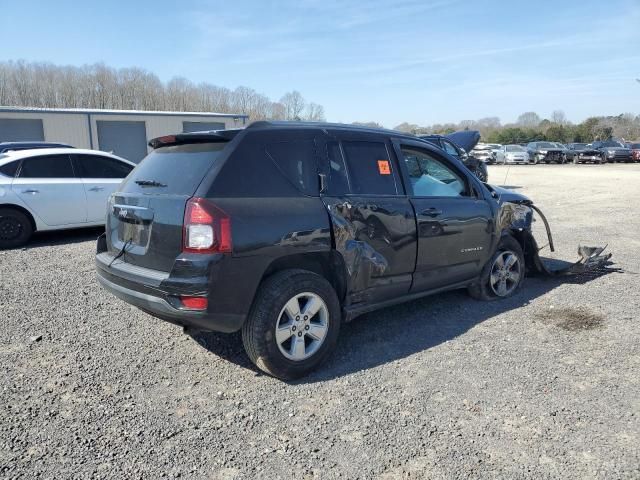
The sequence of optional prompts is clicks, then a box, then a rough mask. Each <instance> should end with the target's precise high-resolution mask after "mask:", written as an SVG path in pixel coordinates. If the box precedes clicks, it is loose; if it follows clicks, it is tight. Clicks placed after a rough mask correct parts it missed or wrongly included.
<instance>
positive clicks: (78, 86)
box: [0, 61, 325, 121]
mask: <svg viewBox="0 0 640 480" xmlns="http://www.w3.org/2000/svg"><path fill="white" fill-rule="evenodd" d="M0 105H9V106H25V107H38V108H98V109H116V110H170V111H180V112H217V113H238V114H245V115H249V117H250V118H251V120H267V119H269V120H310V121H324V120H325V117H324V108H323V107H322V105H318V104H317V103H313V102H307V101H306V100H305V99H304V97H303V96H302V94H300V92H298V91H296V90H293V91H291V92H287V93H285V94H284V95H283V96H282V97H281V98H280V99H279V100H272V99H270V98H269V97H267V96H266V95H264V94H261V93H258V92H256V91H255V90H253V89H252V88H249V87H244V86H240V87H237V88H235V89H233V90H232V89H229V88H226V87H220V86H217V85H213V84H211V83H206V82H203V83H197V84H196V83H193V82H191V81H189V80H187V79H186V78H182V77H174V78H172V79H171V80H169V81H168V82H166V83H165V82H162V81H161V80H160V79H159V78H158V76H157V75H155V74H154V73H151V72H149V71H147V70H144V69H141V68H135V67H134V68H119V69H116V68H112V67H109V66H107V65H104V64H102V63H97V64H94V65H85V66H82V67H74V66H59V65H53V64H51V63H39V62H25V61H8V62H0Z"/></svg>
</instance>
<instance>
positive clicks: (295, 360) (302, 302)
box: [242, 270, 341, 380]
mask: <svg viewBox="0 0 640 480" xmlns="http://www.w3.org/2000/svg"><path fill="white" fill-rule="evenodd" d="M340 320H341V311H340V302H339V301H338V296H337V295H336V292H335V291H334V289H333V287H332V286H331V285H330V284H329V282H327V281H326V280H325V279H324V278H323V277H321V276H320V275H317V274H315V273H312V272H308V271H305V270H285V271H282V272H279V273H276V274H275V275H273V276H271V277H269V278H268V279H267V280H266V281H265V282H264V283H263V284H262V286H261V287H260V290H259V292H258V295H257V297H256V300H255V303H254V305H253V308H252V310H251V313H250V315H249V318H248V319H247V321H246V322H245V324H244V326H243V328H242V341H243V343H244V347H245V350H246V351H247V355H248V356H249V358H250V359H251V361H252V362H253V363H255V364H256V366H257V367H258V368H260V369H261V370H263V371H265V372H267V373H268V374H270V375H273V376H274V377H277V378H281V379H284V380H290V379H294V378H298V377H301V376H303V375H306V374H307V373H309V372H310V371H311V370H313V369H314V368H316V367H317V366H318V365H319V364H320V363H322V362H323V361H324V359H325V358H326V357H327V356H328V355H329V354H330V353H331V351H332V350H333V349H334V348H335V345H336V343H337V340H338V333H339V331H340Z"/></svg>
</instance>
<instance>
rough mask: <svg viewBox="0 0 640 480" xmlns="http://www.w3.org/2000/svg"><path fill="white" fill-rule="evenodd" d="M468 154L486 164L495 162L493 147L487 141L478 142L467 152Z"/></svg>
mask: <svg viewBox="0 0 640 480" xmlns="http://www.w3.org/2000/svg"><path fill="white" fill-rule="evenodd" d="M469 155H471V156H472V157H474V158H477V159H478V160H480V161H482V162H485V163H487V164H491V163H495V161H496V157H495V155H494V152H493V147H492V146H491V145H489V144H488V143H478V144H477V145H476V146H475V147H474V148H473V149H472V150H471V151H470V152H469Z"/></svg>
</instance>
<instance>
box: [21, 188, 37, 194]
mask: <svg viewBox="0 0 640 480" xmlns="http://www.w3.org/2000/svg"><path fill="white" fill-rule="evenodd" d="M22 193H30V194H32V195H34V194H36V193H40V190H33V189H28V190H22Z"/></svg>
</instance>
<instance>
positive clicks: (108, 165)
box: [73, 155, 133, 178]
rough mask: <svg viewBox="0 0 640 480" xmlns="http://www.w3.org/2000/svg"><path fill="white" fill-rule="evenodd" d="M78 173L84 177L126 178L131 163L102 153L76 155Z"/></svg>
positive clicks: (130, 168)
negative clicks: (104, 155)
mask: <svg viewBox="0 0 640 480" xmlns="http://www.w3.org/2000/svg"><path fill="white" fill-rule="evenodd" d="M73 157H74V158H75V160H76V166H77V167H78V174H79V176H81V177H82V178H125V177H126V176H127V175H129V172H130V171H131V170H132V169H133V167H132V166H131V165H128V164H126V163H124V162H121V161H119V160H116V159H114V158H108V157H103V156H101V155H74V156H73Z"/></svg>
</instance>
